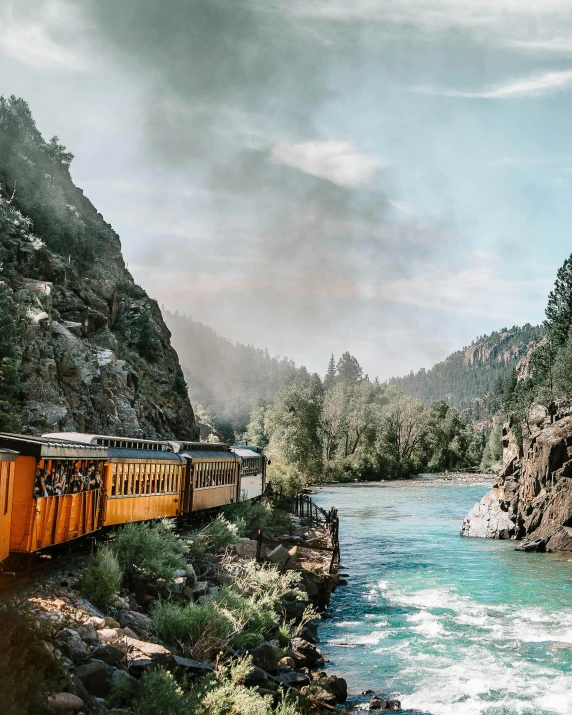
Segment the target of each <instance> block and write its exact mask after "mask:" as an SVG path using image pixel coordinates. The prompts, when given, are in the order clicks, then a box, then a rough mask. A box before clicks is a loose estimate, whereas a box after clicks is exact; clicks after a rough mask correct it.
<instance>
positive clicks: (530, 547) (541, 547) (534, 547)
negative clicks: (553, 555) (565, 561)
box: [515, 539, 546, 553]
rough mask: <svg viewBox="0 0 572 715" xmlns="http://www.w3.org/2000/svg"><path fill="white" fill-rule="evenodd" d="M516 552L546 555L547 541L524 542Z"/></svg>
mask: <svg viewBox="0 0 572 715" xmlns="http://www.w3.org/2000/svg"><path fill="white" fill-rule="evenodd" d="M515 551H526V552H531V551H536V552H538V553H544V552H545V551H546V541H545V540H544V539H533V540H532V541H522V542H521V543H520V544H519V545H518V546H517V547H516V548H515Z"/></svg>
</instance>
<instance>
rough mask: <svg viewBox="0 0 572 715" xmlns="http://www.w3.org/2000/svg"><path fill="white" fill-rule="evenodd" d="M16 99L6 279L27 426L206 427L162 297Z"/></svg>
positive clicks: (5, 229) (7, 180)
mask: <svg viewBox="0 0 572 715" xmlns="http://www.w3.org/2000/svg"><path fill="white" fill-rule="evenodd" d="M10 102H12V100H10ZM10 102H8V104H6V103H5V104H3V105H2V106H0V282H1V283H3V284H4V285H3V290H5V286H8V288H9V296H10V301H11V309H12V313H13V317H14V318H15V319H16V321H17V324H18V343H19V345H18V347H19V349H20V350H19V352H20V364H19V374H20V378H21V386H20V397H19V400H20V407H21V410H20V413H21V415H20V421H21V427H22V431H24V432H28V433H41V432H54V431H57V432H60V431H79V432H94V433H109V434H116V435H121V436H133V437H147V438H172V437H179V438H184V439H195V438H197V436H198V432H197V428H196V425H195V419H194V415H193V410H192V408H191V404H190V402H189V399H188V395H187V392H186V386H185V382H184V379H183V376H182V371H181V367H180V365H179V359H178V357H177V354H176V352H175V351H174V349H173V348H172V346H171V341H170V338H171V334H170V332H169V330H168V328H167V326H166V325H165V323H164V322H163V318H162V315H161V311H160V309H159V306H158V304H157V302H156V301H154V300H151V299H150V298H149V296H148V295H147V294H146V293H145V291H144V290H143V289H142V288H140V287H139V286H138V285H136V284H135V282H134V280H133V277H132V276H131V274H130V273H129V271H128V270H127V268H126V266H125V262H124V260H123V256H122V254H121V244H120V241H119V237H118V236H117V234H116V233H115V231H114V230H113V229H112V227H111V226H110V225H109V224H108V223H106V222H105V221H104V219H103V217H102V216H101V214H99V213H98V212H97V210H96V209H95V208H94V206H93V205H92V204H91V202H90V201H89V200H88V199H87V198H86V197H85V196H84V194H83V191H82V190H81V189H79V188H77V187H76V186H74V184H73V182H72V180H71V177H70V174H69V170H68V164H69V160H71V155H65V154H63V153H62V151H60V150H59V149H57V147H56V148H54V145H48V144H47V143H46V142H44V140H43V139H42V137H41V135H40V134H39V132H38V131H37V129H36V128H35V124H34V121H33V119H32V118H31V115H29V110H27V107H26V105H25V103H22V102H21V100H15V101H14V102H12V104H11V105H10ZM50 146H51V148H50ZM61 149H63V147H62V148H61ZM54 152H55V153H54Z"/></svg>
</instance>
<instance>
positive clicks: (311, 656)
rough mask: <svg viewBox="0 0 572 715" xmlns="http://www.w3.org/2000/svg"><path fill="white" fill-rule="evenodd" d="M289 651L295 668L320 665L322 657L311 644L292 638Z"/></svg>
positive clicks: (322, 660)
mask: <svg viewBox="0 0 572 715" xmlns="http://www.w3.org/2000/svg"><path fill="white" fill-rule="evenodd" d="M290 651H291V652H292V654H293V655H292V656H291V657H293V658H294V661H295V663H296V666H297V667H303V666H308V667H311V666H313V665H322V664H323V662H324V657H323V655H322V654H321V652H320V651H319V650H318V649H317V648H316V646H315V645H314V644H313V643H310V642H309V641H306V640H304V639H303V638H293V639H292V643H291V644H290Z"/></svg>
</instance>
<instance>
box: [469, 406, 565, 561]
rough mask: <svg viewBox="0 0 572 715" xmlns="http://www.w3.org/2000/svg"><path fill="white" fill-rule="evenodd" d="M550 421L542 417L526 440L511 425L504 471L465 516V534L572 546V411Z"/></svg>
mask: <svg viewBox="0 0 572 715" xmlns="http://www.w3.org/2000/svg"><path fill="white" fill-rule="evenodd" d="M558 417H559V415H558V414H556V418H558ZM549 420H550V418H544V419H541V420H540V421H539V422H538V423H537V426H536V428H535V431H534V432H533V434H532V435H531V436H530V437H528V438H525V439H524V440H523V442H522V443H520V442H519V440H518V439H517V438H516V436H515V434H514V432H513V431H512V430H511V429H510V426H509V425H508V424H507V425H505V427H504V429H503V465H502V468H501V471H500V472H499V474H498V477H497V480H496V483H495V485H494V487H493V489H492V490H491V491H490V492H489V493H488V494H486V495H485V496H484V497H483V499H481V501H480V502H479V503H478V504H476V505H475V506H474V507H473V508H472V509H471V511H470V512H469V513H468V514H467V516H466V517H465V520H464V522H463V526H462V528H461V536H469V537H482V538H493V539H524V540H525V541H526V543H528V542H535V544H534V548H533V546H532V545H531V546H530V548H528V547H527V546H526V545H524V546H523V549H522V550H540V551H545V550H547V551H560V550H563V551H572V415H566V414H564V415H563V416H562V417H561V418H560V419H556V421H555V422H553V423H550V421H549Z"/></svg>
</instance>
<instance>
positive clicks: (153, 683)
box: [133, 668, 193, 715]
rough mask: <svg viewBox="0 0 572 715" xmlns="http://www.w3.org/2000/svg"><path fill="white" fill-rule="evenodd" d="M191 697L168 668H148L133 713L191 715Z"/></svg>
mask: <svg viewBox="0 0 572 715" xmlns="http://www.w3.org/2000/svg"><path fill="white" fill-rule="evenodd" d="M190 698H191V696H190V695H189V694H188V693H185V692H184V691H183V689H182V688H181V687H180V686H179V684H178V683H177V681H176V680H175V678H174V677H173V676H172V675H171V673H169V672H168V671H167V670H164V669H163V668H154V669H152V670H146V671H145V672H144V673H143V677H142V678H141V689H140V691H139V695H138V696H137V699H136V701H135V706H134V708H133V715H190V713H192V712H193V709H192V707H193V706H192V705H191V702H190Z"/></svg>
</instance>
